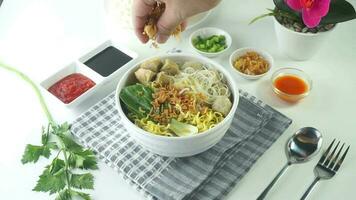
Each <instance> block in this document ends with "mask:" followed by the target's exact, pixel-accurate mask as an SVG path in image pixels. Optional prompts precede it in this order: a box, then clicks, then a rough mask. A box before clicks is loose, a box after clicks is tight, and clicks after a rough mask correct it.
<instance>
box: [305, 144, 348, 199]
mask: <svg viewBox="0 0 356 200" xmlns="http://www.w3.org/2000/svg"><path fill="white" fill-rule="evenodd" d="M334 143H335V139H334V140H333V141H332V142H331V144H330V145H329V147H328V149H326V151H325V153H324V154H323V155H322V156H321V158H320V160H319V162H318V164H317V165H316V166H315V168H314V174H315V179H314V181H313V183H312V184H311V185H310V186H309V188H308V189H307V191H305V193H304V194H303V196H302V198H301V200H304V199H305V198H306V197H307V196H308V194H309V193H310V192H311V191H312V189H313V188H314V186H315V184H316V183H317V182H318V181H319V180H320V179H330V178H332V177H333V176H334V175H335V174H336V172H337V171H338V170H339V168H340V165H341V164H342V162H343V161H344V159H345V157H346V154H347V152H348V151H349V148H350V146H348V147H347V149H346V151H345V153H344V154H343V155H342V156H341V158H340V159H338V158H339V156H340V154H341V152H342V149H343V148H344V146H345V143H343V144H342V146H341V148H340V149H339V151H338V152H337V154H336V155H335V156H334V154H335V152H336V150H337V149H338V147H339V144H340V141H339V142H338V143H337V145H336V147H335V148H334V149H333V150H332V152H331V153H330V150H331V148H332V146H333V145H334ZM329 153H330V154H329Z"/></svg>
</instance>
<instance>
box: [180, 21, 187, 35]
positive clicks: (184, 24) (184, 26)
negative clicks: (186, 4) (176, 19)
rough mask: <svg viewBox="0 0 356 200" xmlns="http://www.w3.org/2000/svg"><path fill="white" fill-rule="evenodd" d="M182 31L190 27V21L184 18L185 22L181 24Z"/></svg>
mask: <svg viewBox="0 0 356 200" xmlns="http://www.w3.org/2000/svg"><path fill="white" fill-rule="evenodd" d="M180 26H181V29H182V32H183V31H185V29H187V27H188V22H187V20H183V22H182V23H181V24H180Z"/></svg>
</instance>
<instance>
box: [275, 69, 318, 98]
mask: <svg viewBox="0 0 356 200" xmlns="http://www.w3.org/2000/svg"><path fill="white" fill-rule="evenodd" d="M271 82H272V88H273V91H274V93H275V94H276V95H277V96H278V97H279V98H281V99H283V100H285V101H287V102H291V103H295V102H297V101H299V100H301V99H303V98H305V97H306V96H308V95H309V93H310V91H311V89H312V85H313V83H312V80H311V78H310V77H309V76H308V74H306V73H305V72H304V71H302V70H300V69H296V68H281V69H278V70H277V71H275V72H274V73H273V74H272V77H271Z"/></svg>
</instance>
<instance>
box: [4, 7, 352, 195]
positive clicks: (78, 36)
mask: <svg viewBox="0 0 356 200" xmlns="http://www.w3.org/2000/svg"><path fill="white" fill-rule="evenodd" d="M350 2H351V3H352V4H353V5H354V6H355V5H356V1H355V0H351V1H350ZM265 8H273V3H272V0H269V1H263V2H262V1H259V0H249V1H242V0H230V1H228V0H225V1H223V2H222V3H221V4H220V5H219V6H218V7H217V8H216V9H215V11H214V12H213V13H212V15H211V16H210V17H209V18H208V19H207V20H206V21H205V22H204V23H202V24H200V25H199V26H198V27H204V26H216V27H220V28H223V29H225V30H226V31H228V32H229V33H230V34H231V35H232V38H233V46H232V48H231V49H230V50H229V52H228V53H227V54H225V55H224V56H222V57H219V58H217V59H215V60H216V61H218V62H220V63H221V64H223V65H224V66H226V67H228V62H227V60H228V54H229V53H231V52H232V51H233V50H234V49H236V48H239V47H244V46H254V47H260V48H264V49H266V50H267V51H269V52H270V53H271V54H272V55H273V57H274V58H275V64H276V65H275V67H274V70H275V69H277V68H279V67H289V66H296V67H298V68H300V69H302V70H304V71H306V72H307V73H308V74H309V75H310V76H311V77H312V79H313V83H314V85H313V90H312V92H311V94H310V96H308V97H307V98H306V99H305V100H303V101H302V102H300V103H298V104H296V105H290V104H286V103H284V102H282V101H281V100H279V99H278V98H277V97H275V96H274V95H273V93H272V91H271V89H270V86H269V78H270V75H268V76H266V77H264V78H262V79H260V80H257V81H246V80H243V79H241V78H240V77H237V76H236V81H237V83H238V85H239V87H240V88H242V89H244V90H246V91H248V92H250V93H251V94H254V95H256V96H257V97H259V98H260V99H262V100H263V101H265V102H266V103H267V104H269V105H271V106H273V107H274V108H276V109H277V110H279V111H280V112H282V113H284V114H285V115H287V116H289V117H290V118H292V119H293V124H292V125H291V126H290V127H289V129H288V130H287V131H286V132H285V133H284V134H283V135H282V136H281V137H280V138H279V139H278V140H277V141H276V142H275V143H274V144H273V146H272V147H271V148H270V149H269V150H268V151H266V153H265V154H264V155H263V156H262V157H261V158H260V159H259V160H258V161H257V163H256V164H255V165H254V166H253V167H252V168H251V170H250V171H249V172H248V173H247V174H246V175H245V177H244V178H243V179H242V181H240V182H239V183H238V184H237V185H236V186H235V188H234V189H233V191H232V192H231V193H230V194H229V196H228V198H227V199H255V198H256V197H257V196H258V195H259V194H260V192H261V191H262V190H263V189H264V188H265V187H266V185H267V184H268V183H269V182H270V181H271V180H272V179H273V177H274V176H275V175H276V174H277V172H278V171H279V170H280V168H281V167H282V166H283V165H284V164H285V162H286V156H285V154H284V147H285V143H286V140H287V139H288V137H290V136H291V135H292V134H293V132H294V131H296V130H297V129H299V128H301V127H303V126H314V127H316V128H318V129H319V130H320V131H321V132H322V134H323V136H324V142H325V143H324V146H323V147H324V149H325V148H326V146H327V145H328V143H329V142H330V141H331V140H332V139H333V138H338V139H340V140H342V141H345V142H347V143H348V144H350V145H351V146H352V147H351V150H350V152H349V154H348V156H347V158H346V160H345V161H344V164H343V166H342V167H341V169H340V172H339V173H338V174H337V175H336V176H335V177H334V178H333V179H331V180H329V181H321V182H320V183H319V184H318V185H317V186H316V188H315V190H314V192H313V193H312V194H311V196H310V199H352V198H355V195H356V190H355V184H356V168H355V167H356V163H355V157H356V151H355V148H356V126H355V123H356V121H355V113H356V107H355V102H356V77H355V74H356V65H355V64H356V61H355V59H356V40H355V32H356V21H352V22H347V23H342V24H340V25H338V26H337V28H336V29H335V30H334V32H333V33H332V34H331V35H330V37H329V39H328V41H327V43H326V44H325V46H324V48H323V49H322V50H321V51H320V52H319V53H318V54H317V55H316V56H315V57H314V58H312V59H310V60H309V61H305V62H295V61H292V60H290V59H288V58H287V57H285V56H284V55H282V54H281V53H280V52H279V51H278V48H277V44H276V38H275V33H274V29H273V21H272V19H271V18H269V19H264V20H261V21H260V22H258V23H256V24H254V25H250V26H248V25H247V24H248V22H249V20H251V19H252V18H253V17H255V16H257V15H259V14H261V13H264V12H265V11H266V10H265ZM193 30H194V29H193ZM191 31H192V30H188V31H186V32H185V33H183V35H182V39H181V41H175V40H171V41H169V43H168V44H166V45H164V46H163V45H162V46H161V48H160V49H159V50H155V49H152V48H149V46H147V45H146V46H143V45H141V44H140V43H139V42H138V41H137V39H136V38H135V37H134V36H133V34H124V33H123V32H120V33H118V32H115V27H112V26H110V24H109V23H108V20H107V17H106V14H105V10H104V3H103V0H91V1H88V0H76V1H72V0H60V1H59V0H57V1H54V0H49V1H48V0H47V1H46V0H11V1H10V0H7V1H6V0H5V2H4V3H3V5H2V6H1V7H0V58H1V60H2V61H5V62H7V63H9V64H12V65H15V66H17V67H18V68H19V69H21V70H23V71H24V72H26V73H27V74H28V75H29V76H31V77H32V78H33V79H34V80H35V81H37V82H40V81H42V80H44V79H45V78H46V77H47V76H49V75H51V74H52V73H54V72H55V71H57V70H59V69H60V68H61V67H63V66H64V65H66V64H67V63H70V62H71V61H72V60H74V59H76V58H78V57H80V56H81V55H83V54H84V53H86V52H87V51H89V50H90V49H92V48H93V47H95V46H96V45H98V44H99V43H100V42H102V41H104V40H106V39H110V38H111V39H114V40H116V41H119V42H121V43H122V44H124V45H126V46H127V47H129V48H131V49H133V50H135V51H137V52H138V53H139V55H140V58H145V57H147V56H149V55H152V54H155V53H161V52H165V51H167V50H168V49H171V48H173V47H178V48H180V49H183V50H184V51H191V49H190V48H189V46H188V43H187V37H188V36H189V34H190V33H191ZM110 90H113V87H112V88H109V89H107V90H105V91H104V90H103V91H101V92H100V93H98V94H96V95H95V96H94V97H93V98H91V99H90V100H88V101H86V102H84V103H83V104H82V105H81V106H80V107H78V108H75V109H74V110H68V109H65V108H64V107H62V105H60V104H58V103H57V102H55V101H53V100H52V99H51V98H46V99H47V101H48V104H49V106H50V109H51V111H52V113H53V115H54V116H55V119H56V120H57V121H60V122H62V121H65V120H67V121H71V120H72V119H74V118H75V117H76V116H77V115H78V114H80V113H81V112H83V111H84V110H86V109H87V108H89V107H90V106H91V105H93V103H95V102H96V101H98V100H99V99H100V98H102V97H103V96H104V95H105V94H107V93H108V92H109V91H110ZM0 91H1V97H0V123H1V129H0V194H1V197H0V198H1V199H4V200H5V199H6V200H8V199H14V200H23V199H27V200H31V199H34V200H40V199H49V197H48V195H47V194H44V193H37V192H33V191H31V190H32V188H33V187H34V186H35V184H36V180H37V179H38V175H40V173H41V172H42V170H43V167H44V166H45V165H46V164H47V163H48V161H47V160H45V159H41V160H40V161H39V162H38V163H37V164H35V165H33V164H28V165H25V166H24V165H22V164H21V162H20V159H21V155H22V153H23V150H24V147H25V144H27V143H34V144H38V143H39V140H40V128H41V125H45V124H46V123H47V122H46V119H45V117H44V115H43V114H42V112H41V110H40V106H39V104H38V102H37V98H36V97H35V96H34V93H33V92H32V90H31V89H30V88H29V87H28V86H27V85H25V84H24V82H23V81H21V80H19V79H17V78H16V77H15V76H14V75H12V74H10V73H7V72H5V71H4V70H0ZM317 157H318V158H319V157H320V154H319V155H318V156H317ZM318 158H315V159H313V160H312V161H310V162H308V163H305V164H299V165H295V166H292V167H290V169H289V170H288V171H287V172H286V173H285V175H284V176H283V177H282V178H281V180H280V181H279V182H278V183H277V185H276V186H275V188H274V189H273V190H272V191H271V192H270V195H269V199H299V198H300V196H301V195H302V193H303V192H304V191H305V189H306V188H307V187H308V185H309V184H310V183H311V181H312V180H313V178H314V175H313V167H314V165H315V163H316V162H317V160H318ZM99 166H100V170H98V171H95V172H93V173H94V175H95V190H94V191H92V192H91V194H92V196H93V197H94V199H99V200H102V199H104V200H106V199H125V200H134V199H135V200H136V199H143V197H142V196H141V195H140V194H139V193H137V192H136V191H135V190H134V189H132V188H131V187H130V186H129V185H128V184H126V182H125V181H124V180H123V179H122V178H121V177H120V176H119V175H118V174H117V172H115V171H114V170H112V169H111V168H109V167H107V166H106V165H104V164H103V163H101V162H100V164H99ZM53 198H54V197H53Z"/></svg>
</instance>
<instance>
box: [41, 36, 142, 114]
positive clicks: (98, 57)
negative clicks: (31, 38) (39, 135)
mask: <svg viewBox="0 0 356 200" xmlns="http://www.w3.org/2000/svg"><path fill="white" fill-rule="evenodd" d="M135 58H137V54H136V53H134V52H132V51H130V50H128V49H126V48H124V47H122V46H121V45H118V44H116V43H114V42H112V41H110V40H108V41H105V42H104V43H102V44H100V45H99V46H98V47H96V48H94V50H92V51H89V52H88V53H87V54H85V55H84V56H82V57H80V58H79V59H78V60H77V61H73V62H72V63H71V64H69V65H67V66H65V67H64V68H62V69H61V70H59V71H58V72H56V73H55V74H53V75H52V76H50V77H49V78H47V79H46V80H45V81H43V82H41V84H40V85H41V86H42V87H43V88H44V89H45V90H47V91H48V92H49V93H50V95H51V96H54V97H56V98H57V99H58V100H59V101H60V102H62V103H63V104H64V105H66V106H67V107H73V106H76V105H78V104H79V103H81V102H83V101H84V100H85V99H87V98H88V97H89V96H91V95H93V94H94V93H95V91H96V90H97V89H98V88H99V87H101V86H103V85H104V84H106V83H109V82H110V83H111V82H113V81H115V80H116V81H118V80H117V77H118V76H119V75H120V74H123V72H125V71H127V70H128V68H129V67H130V66H131V65H130V63H132V62H133V60H134V59H135Z"/></svg>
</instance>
